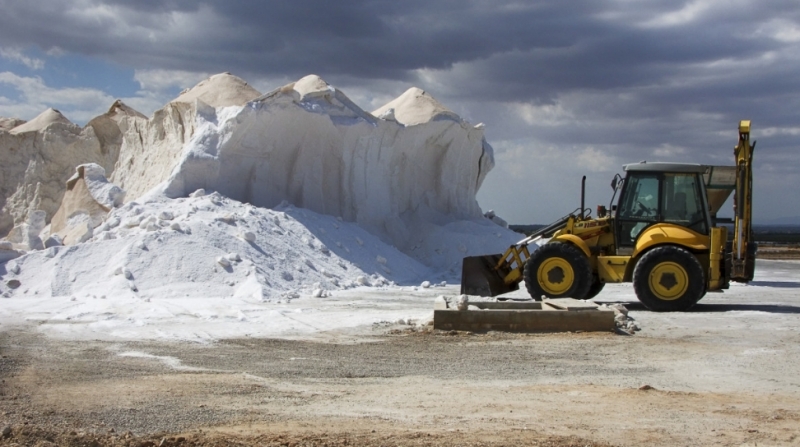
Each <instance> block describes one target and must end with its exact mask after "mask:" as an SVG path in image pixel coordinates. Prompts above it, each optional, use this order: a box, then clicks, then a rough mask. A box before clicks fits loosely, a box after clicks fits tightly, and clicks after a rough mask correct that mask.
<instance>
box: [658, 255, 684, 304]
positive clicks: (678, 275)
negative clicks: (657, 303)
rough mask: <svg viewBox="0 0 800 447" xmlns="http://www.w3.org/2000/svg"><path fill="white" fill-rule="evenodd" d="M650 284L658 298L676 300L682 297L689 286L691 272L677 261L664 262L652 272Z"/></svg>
mask: <svg viewBox="0 0 800 447" xmlns="http://www.w3.org/2000/svg"><path fill="white" fill-rule="evenodd" d="M648 285H649V286H650V291H651V292H653V294H654V295H655V296H656V297H657V298H658V299H661V300H664V301H674V300H677V299H678V298H680V297H682V296H683V294H684V293H686V289H688V288H689V274H687V273H686V270H685V269H684V268H683V267H682V266H681V265H680V264H678V263H676V262H672V261H667V262H662V263H659V264H658V265H656V266H655V267H654V268H653V270H652V271H651V272H650V277H649V278H648Z"/></svg>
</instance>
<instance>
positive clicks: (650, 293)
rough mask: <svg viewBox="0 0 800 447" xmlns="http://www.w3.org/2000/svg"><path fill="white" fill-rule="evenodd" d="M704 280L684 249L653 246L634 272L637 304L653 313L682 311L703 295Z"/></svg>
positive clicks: (696, 264) (698, 266) (694, 261)
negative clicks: (638, 302)
mask: <svg viewBox="0 0 800 447" xmlns="http://www.w3.org/2000/svg"><path fill="white" fill-rule="evenodd" d="M705 284H706V278H705V274H704V273H703V267H702V266H701V265H700V261H698V260H697V258H696V257H695V256H694V255H693V254H691V253H689V252H688V251H686V250H685V249H683V248H680V247H675V246H671V245H668V246H663V247H656V248H654V249H652V250H650V251H648V252H647V253H645V254H644V256H642V258H641V259H640V260H639V262H638V263H637V264H636V268H635V269H634V270H633V288H634V290H635V291H636V296H637V297H639V301H641V302H642V304H644V305H645V307H647V308H648V309H650V310H652V311H655V312H675V311H683V310H686V309H688V308H690V307H692V306H694V305H695V303H697V302H698V301H700V298H702V297H703V295H704V294H705V289H706V288H705Z"/></svg>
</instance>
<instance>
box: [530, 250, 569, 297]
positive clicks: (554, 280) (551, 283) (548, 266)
mask: <svg viewBox="0 0 800 447" xmlns="http://www.w3.org/2000/svg"><path fill="white" fill-rule="evenodd" d="M536 278H537V279H538V280H539V285H540V286H541V287H542V289H543V290H544V292H545V293H546V294H548V295H561V294H562V293H565V292H566V291H567V290H569V288H570V287H572V283H573V282H575V272H574V271H573V270H572V266H571V265H570V263H569V262H568V261H567V260H566V259H564V258H549V259H545V261H544V262H542V265H540V266H539V270H538V271H537V272H536Z"/></svg>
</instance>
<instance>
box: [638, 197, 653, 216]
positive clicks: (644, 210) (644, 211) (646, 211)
mask: <svg viewBox="0 0 800 447" xmlns="http://www.w3.org/2000/svg"><path fill="white" fill-rule="evenodd" d="M636 204H637V205H639V212H637V213H636V215H637V216H645V217H647V216H650V215H654V214H655V210H654V209H651V208H648V207H647V205H645V204H644V203H642V201H641V200H637V201H636Z"/></svg>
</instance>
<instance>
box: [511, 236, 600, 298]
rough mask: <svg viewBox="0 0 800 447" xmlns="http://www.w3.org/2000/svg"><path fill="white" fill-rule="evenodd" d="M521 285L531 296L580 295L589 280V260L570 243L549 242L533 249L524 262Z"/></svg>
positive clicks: (575, 296)
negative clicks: (522, 283)
mask: <svg viewBox="0 0 800 447" xmlns="http://www.w3.org/2000/svg"><path fill="white" fill-rule="evenodd" d="M523 276H524V278H525V286H526V287H527V289H528V293H529V294H530V295H531V297H532V298H533V299H534V300H540V299H541V297H542V296H544V297H547V298H566V297H571V298H576V299H584V297H585V296H586V294H587V292H588V291H589V286H591V282H592V272H591V270H590V267H589V260H588V259H586V256H584V254H583V252H581V251H580V250H579V249H578V248H576V247H575V246H573V245H570V244H563V243H560V242H552V243H549V244H545V245H544V246H542V247H540V248H539V249H537V250H536V251H534V252H533V254H532V255H531V257H530V258H528V261H527V262H526V263H525V270H524V272H523Z"/></svg>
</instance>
